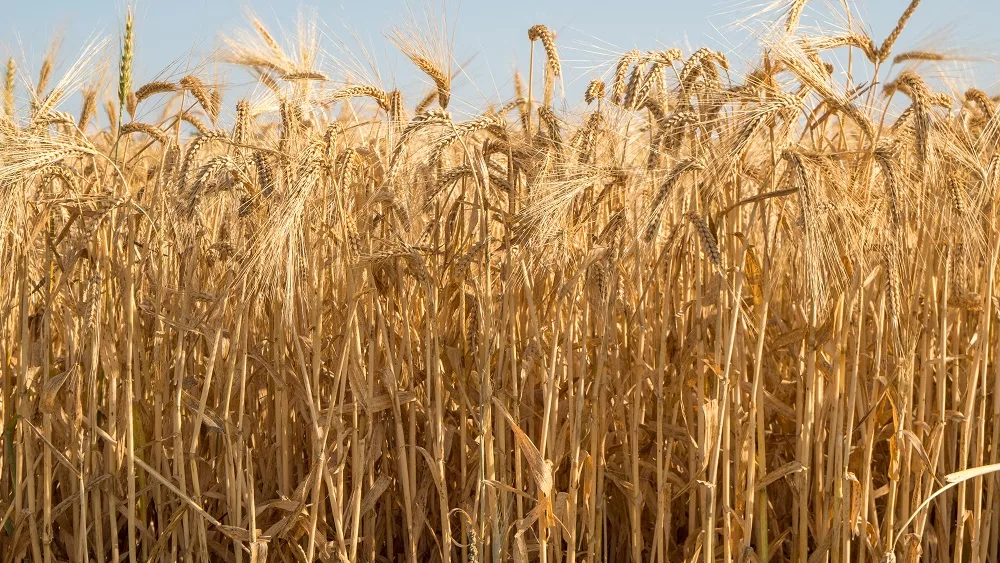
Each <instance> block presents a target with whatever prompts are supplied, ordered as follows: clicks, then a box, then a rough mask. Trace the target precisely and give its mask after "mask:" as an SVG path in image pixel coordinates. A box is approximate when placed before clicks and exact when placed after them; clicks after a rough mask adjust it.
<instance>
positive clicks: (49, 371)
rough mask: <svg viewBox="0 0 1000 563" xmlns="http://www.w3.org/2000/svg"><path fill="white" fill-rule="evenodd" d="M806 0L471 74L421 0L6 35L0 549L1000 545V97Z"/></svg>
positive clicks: (825, 550)
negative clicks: (574, 60) (203, 52)
mask: <svg viewBox="0 0 1000 563" xmlns="http://www.w3.org/2000/svg"><path fill="white" fill-rule="evenodd" d="M806 4H807V2H806V0H783V1H782V2H780V3H776V6H778V9H776V10H771V11H766V13H764V14H762V15H760V16H759V17H760V18H770V19H769V20H767V21H766V22H765V26H764V27H765V29H766V30H767V31H768V32H767V33H766V34H761V35H760V40H759V44H758V45H757V51H756V52H754V53H741V54H740V62H739V64H736V63H734V64H732V65H731V64H730V60H729V58H728V57H727V55H726V54H724V53H721V52H718V51H716V50H712V49H707V48H703V49H698V50H695V51H693V52H686V53H685V52H682V50H680V49H667V50H656V51H639V50H633V51H628V52H624V53H617V54H616V55H615V57H614V59H613V60H609V61H607V64H605V65H604V66H603V67H600V68H602V69H603V70H604V71H605V72H603V73H601V72H595V73H593V75H591V76H587V77H586V78H585V82H586V80H591V82H590V84H589V86H588V87H587V88H586V94H585V96H584V99H582V100H579V99H568V98H567V96H566V94H565V92H566V91H567V89H566V88H565V84H566V80H565V78H564V76H565V72H568V70H569V69H568V68H565V65H564V64H563V63H564V61H561V60H560V48H561V47H563V46H561V45H560V42H559V38H558V37H556V36H555V35H554V34H553V32H552V31H550V29H549V28H547V27H546V26H544V25H537V26H534V27H531V28H530V29H529V30H527V36H526V37H525V36H523V35H522V36H520V37H512V38H511V42H512V44H517V45H519V46H520V48H521V49H522V50H523V52H525V53H527V52H528V51H529V49H530V53H531V57H530V60H531V63H530V64H529V66H528V68H525V69H523V71H522V72H519V73H518V74H517V75H515V76H512V77H511V78H510V81H509V82H508V86H509V90H510V92H509V93H508V94H509V96H508V97H507V98H506V99H504V98H503V97H502V96H501V97H500V98H499V99H496V100H494V103H492V104H489V105H486V106H484V107H480V108H478V109H476V110H470V109H469V106H468V105H467V104H462V103H456V101H455V100H456V97H457V96H458V94H457V92H455V95H454V96H453V91H452V90H453V88H452V86H453V84H452V81H453V80H454V79H456V76H460V74H461V70H462V69H461V68H460V65H459V64H458V63H456V62H455V61H456V59H455V58H453V57H454V56H455V55H454V54H453V53H451V52H449V49H448V45H447V44H443V43H442V42H441V40H440V37H441V33H440V31H441V30H440V29H437V27H436V24H427V25H425V22H421V21H420V20H419V19H415V20H414V21H413V22H412V25H404V26H401V27H399V28H394V29H393V30H392V31H391V32H390V33H389V34H387V41H388V42H389V43H390V44H391V45H392V46H393V47H394V48H398V49H399V51H401V52H402V54H403V55H405V56H406V57H407V59H408V60H409V61H410V62H412V64H413V67H414V69H413V70H414V72H417V73H420V75H421V76H423V77H424V78H425V80H424V82H423V84H424V88H423V91H422V92H419V93H417V94H410V95H407V96H404V94H403V93H402V92H401V91H400V90H397V89H394V88H390V87H387V86H385V85H384V84H383V83H381V82H380V81H376V80H369V81H366V80H364V79H363V76H364V75H365V73H352V72H349V70H350V69H351V68H354V67H356V66H357V65H354V64H353V63H351V61H331V60H330V59H329V58H324V57H320V56H318V54H319V53H321V52H324V51H323V47H322V45H321V42H322V40H323V36H322V34H319V33H317V32H316V27H315V24H311V23H310V22H308V21H306V22H305V23H304V24H303V25H302V26H300V28H298V29H297V30H293V31H291V32H289V33H287V34H285V35H287V36H284V35H280V36H279V35H276V34H274V33H272V32H271V31H269V30H268V28H267V27H266V26H265V25H264V24H263V23H262V21H261V20H259V19H258V18H256V17H254V16H249V18H248V21H247V23H246V25H245V28H243V29H240V30H237V31H235V32H232V33H228V32H227V35H225V38H224V40H223V43H224V45H225V46H224V48H223V49H222V50H221V51H220V52H219V53H218V55H217V56H218V61H217V63H218V64H219V65H226V66H227V67H228V68H232V69H235V70H234V72H235V71H238V72H241V73H244V74H246V75H248V76H251V77H252V85H251V88H250V89H249V91H248V92H247V93H246V94H245V95H242V94H238V93H237V94H234V93H233V91H232V90H230V91H227V89H226V88H225V84H223V83H222V81H219V80H217V79H216V78H217V77H216V76H214V75H213V74H211V73H209V72H207V71H205V72H191V73H183V74H177V75H176V76H175V75H170V74H168V75H166V76H164V77H161V78H160V79H158V80H157V81H155V82H151V83H147V84H137V83H135V81H134V80H133V72H132V69H133V65H134V62H135V61H134V60H133V58H134V53H135V48H134V46H135V43H136V41H141V33H138V34H137V33H136V31H135V26H134V22H133V16H132V13H131V11H129V12H128V13H127V14H126V16H125V17H124V18H123V20H124V25H123V26H122V27H123V29H122V30H121V31H120V35H119V36H118V37H117V38H108V39H106V40H97V41H95V42H94V43H92V44H91V45H90V46H88V47H87V48H85V49H83V50H82V52H81V53H80V55H79V57H78V60H77V61H76V62H75V63H73V64H72V65H71V66H69V67H68V68H67V69H66V70H65V71H64V72H61V73H60V72H56V71H55V70H54V68H55V66H56V65H54V63H53V61H54V56H55V55H53V54H50V55H49V56H48V57H47V58H46V59H45V61H44V62H43V64H42V67H41V69H40V71H39V72H37V73H36V72H34V71H32V72H31V73H30V75H29V73H28V72H27V71H26V70H24V69H25V67H26V65H25V64H23V63H21V62H19V61H18V60H17V59H15V58H11V59H10V61H9V62H8V63H7V65H6V70H5V71H3V70H0V75H2V76H3V78H4V79H5V80H4V82H3V84H2V86H3V100H2V109H3V111H2V114H0V228H2V231H0V264H2V265H0V357H2V360H0V368H2V372H0V380H2V397H0V399H2V402H0V415H2V421H3V422H2V424H3V454H2V456H0V562H2V563H8V562H14V561H31V562H35V563H37V562H44V563H50V562H56V561H72V562H91V561H92V562H108V561H110V562H117V561H125V560H127V561H129V562H130V563H134V562H135V561H150V562H159V561H226V562H233V563H262V562H264V561H288V562H302V561H305V562H312V561H323V562H346V561H352V562H353V561H378V562H397V561H399V562H407V563H415V562H418V561H419V562H424V561H437V562H500V561H515V562H522V561H523V562H527V561H540V562H546V563H548V562H556V563H562V562H566V563H574V562H577V561H588V562H598V561H649V562H666V561H671V562H680V561H685V562H701V561H703V562H705V563H715V562H717V561H723V562H724V563H733V562H738V563H751V562H753V563H767V562H769V561H801V562H809V563H826V562H837V561H858V562H866V561H871V562H890V561H895V560H900V559H901V560H904V561H918V560H927V561H945V562H952V561H953V562H955V563H960V562H967V561H974V562H979V561H983V562H985V561H992V562H997V561H1000V551H998V546H1000V495H998V484H1000V481H998V479H1000V477H998V475H997V473H996V471H997V470H998V468H1000V465H997V464H998V462H1000V455H998V447H1000V332H998V328H997V327H996V326H995V325H996V323H997V321H998V319H997V314H998V312H1000V301H998V297H997V296H998V295H1000V291H998V289H997V281H996V274H997V261H998V257H1000V231H998V229H1000V225H998V221H997V219H998V210H997V207H996V204H997V201H998V197H1000V193H998V186H1000V150H998V143H1000V128H998V125H1000V113H998V111H997V103H998V100H997V98H996V97H991V96H990V94H988V93H985V92H984V91H982V90H979V89H976V88H966V87H962V88H957V87H956V86H954V84H953V83H952V82H951V81H949V80H943V79H942V76H943V75H944V76H946V73H942V72H937V71H936V70H935V69H939V68H940V65H944V64H946V63H948V62H949V61H948V58H949V57H948V55H947V54H943V53H937V52H922V51H911V52H894V50H893V46H894V44H895V43H896V40H897V38H899V37H900V35H901V34H904V33H906V30H905V26H906V23H907V20H908V19H909V18H910V16H911V15H912V13H913V12H914V10H916V9H918V8H919V7H918V4H919V0H913V1H912V2H911V4H910V6H909V7H908V8H907V9H906V11H905V12H904V13H903V14H902V15H901V16H900V19H899V21H898V23H897V24H896V26H895V28H894V29H893V31H892V32H891V33H890V34H889V35H888V36H887V37H885V38H872V37H870V36H868V35H867V34H866V32H864V31H863V30H862V29H863V27H864V26H863V25H862V24H861V23H859V22H860V20H858V19H857V15H856V14H854V15H851V14H847V13H840V14H839V16H838V17H837V18H835V20H836V21H847V22H849V24H848V25H847V26H846V27H845V26H843V25H830V26H829V29H825V30H823V29H816V27H815V26H809V27H806V26H804V25H802V24H801V23H800V17H801V16H802V14H803V10H805V9H807V8H808V6H806ZM833 4H835V5H839V3H833ZM832 9H834V10H840V8H837V7H836V6H835V7H834V8H832ZM418 24H419V25H418ZM139 29H141V26H140V27H139ZM102 68H103V69H105V70H106V71H107V72H103V73H102V72H98V71H97V70H95V69H102ZM95 76H97V77H106V78H107V79H106V80H103V79H101V78H94V77H95ZM581 89H582V88H581ZM411 98H412V99H411ZM449 102H452V103H451V104H450V105H449ZM67 108H71V109H72V113H70V112H68V111H67ZM456 108H461V109H456ZM994 516H997V519H994V518H993V517H994Z"/></svg>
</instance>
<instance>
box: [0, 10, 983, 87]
mask: <svg viewBox="0 0 1000 563" xmlns="http://www.w3.org/2000/svg"><path fill="white" fill-rule="evenodd" d="M125 1H126V0H19V1H14V0H8V1H7V2H5V4H7V5H6V7H5V8H4V10H3V11H4V15H5V18H4V20H3V21H2V22H0V55H6V53H4V52H3V51H5V50H6V51H10V52H12V53H13V54H14V55H15V56H16V57H18V58H19V59H21V58H22V57H23V58H24V59H26V60H27V62H28V66H29V68H31V69H32V70H31V72H32V74H34V73H35V72H36V71H35V70H34V69H37V65H38V64H39V62H40V60H41V59H42V57H43V55H44V53H45V51H46V50H47V48H48V46H49V43H50V42H51V39H52V38H53V37H54V36H56V35H57V34H61V35H62V37H63V38H64V39H63V43H62V48H61V49H60V51H59V52H60V57H59V59H58V60H59V62H60V63H61V64H62V67H63V68H65V67H66V66H67V65H68V64H69V63H70V62H71V61H72V60H73V58H74V54H75V53H77V52H78V51H79V49H80V47H81V46H82V45H83V44H84V43H85V42H86V40H87V38H88V37H90V36H92V35H94V34H100V33H103V34H112V35H116V34H117V33H118V30H119V29H120V26H121V20H122V14H123V12H124V6H125ZM137 1H138V5H137V10H136V31H137V43H138V44H137V54H136V60H135V65H136V66H135V68H136V75H137V80H136V82H137V83H139V84H141V83H142V82H143V81H144V80H148V79H149V78H151V77H153V76H155V75H156V74H157V73H159V72H160V71H161V70H163V69H164V68H165V67H166V66H167V65H169V64H170V63H171V62H172V61H175V60H177V59H182V60H185V61H190V60H195V61H197V60H199V59H201V60H204V57H205V56H206V55H207V54H209V53H210V52H211V51H212V50H213V49H215V48H216V47H218V46H219V44H220V41H219V36H220V34H221V33H223V32H231V31H233V30H234V29H236V28H237V27H239V26H241V25H243V24H244V22H245V19H244V17H243V8H244V7H247V6H249V7H252V8H253V9H254V10H255V11H256V12H257V13H258V14H259V15H260V16H261V17H262V18H263V19H264V20H265V21H267V22H268V23H269V24H271V25H272V27H275V28H277V27H278V26H284V27H285V28H286V29H291V28H293V27H294V21H295V18H296V14H297V12H298V10H299V8H300V7H302V6H307V7H313V8H315V9H316V12H317V14H318V17H319V19H320V20H321V21H322V22H323V24H324V27H323V28H322V29H325V30H328V31H329V32H331V33H333V34H338V35H342V36H347V35H349V33H348V32H347V31H346V29H347V27H346V26H349V27H350V29H352V30H353V31H354V32H356V33H357V34H358V36H360V37H361V38H362V39H363V41H364V42H366V43H367V44H368V46H369V48H370V49H371V54H372V55H373V56H374V58H375V59H376V60H377V61H378V64H379V67H380V70H381V73H382V76H383V78H384V79H385V78H387V77H392V76H398V77H401V78H399V80H401V81H405V80H407V78H406V77H413V75H412V74H410V72H411V70H410V69H408V68H403V67H404V66H408V65H406V64H405V63H404V62H402V61H401V60H400V59H399V57H398V55H397V54H396V53H395V49H394V48H393V47H392V46H391V44H389V43H388V41H386V40H385V34H386V32H387V30H388V29H389V28H390V27H391V26H392V25H393V24H399V23H401V22H402V21H403V19H404V17H403V14H404V13H405V11H404V7H405V5H406V4H405V0H383V1H376V0H349V1H332V0H313V1H312V2H298V1H291V0H275V1H271V2H267V1H263V0H249V1H248V0H137ZM419 1H420V0H410V2H409V3H410V5H414V4H418V5H419ZM435 1H436V2H438V3H440V2H441V0H435ZM772 1H773V3H774V4H785V3H787V0H627V1H626V0H601V1H599V2H598V1H592V0H544V1H543V0H500V1H491V2H486V1H485V0H464V1H462V2H458V1H448V6H449V11H450V12H451V13H452V15H453V18H452V19H453V21H455V22H457V25H456V26H455V37H454V58H455V60H457V61H459V62H462V61H465V60H467V59H468V58H469V57H474V58H473V63H472V64H471V65H470V69H471V70H470V73H471V75H472V76H471V77H472V78H473V79H474V80H475V82H476V84H477V87H478V88H479V89H480V91H479V92H478V94H480V95H482V96H484V97H486V98H489V99H494V100H495V99H497V98H498V96H497V95H496V93H497V92H498V91H501V92H504V93H505V95H509V86H508V84H509V76H510V74H511V71H512V69H513V68H514V66H515V65H517V66H519V67H520V68H522V69H523V68H525V67H526V66H527V52H528V41H527V38H526V32H527V29H528V27H530V26H531V25H533V24H536V23H544V24H546V25H547V26H548V27H549V28H550V29H552V30H553V31H555V32H556V34H557V43H558V45H559V48H560V51H561V53H562V57H563V59H564V63H563V64H564V66H565V67H566V72H565V74H566V77H567V78H566V80H567V83H566V89H567V91H571V92H572V91H577V90H582V88H583V86H582V84H585V83H586V80H588V79H589V78H590V76H591V73H590V72H589V71H588V68H591V67H593V66H594V65H595V64H598V63H604V62H607V61H609V60H611V59H612V58H613V56H614V54H616V53H621V52H623V51H625V50H628V49H631V48H639V49H656V48H667V47H681V48H682V50H684V51H685V53H690V51H691V50H692V49H693V48H697V47H700V46H710V47H713V48H716V49H719V50H722V51H723V52H726V53H727V55H729V57H730V59H731V60H733V61H736V63H735V64H736V66H737V67H738V66H739V63H738V61H739V60H740V59H741V58H743V57H745V56H752V55H755V54H756V52H757V50H756V44H755V43H754V42H752V41H751V42H747V37H748V35H747V33H746V32H738V31H733V30H732V29H731V24H732V22H733V21H734V20H735V19H737V18H738V17H741V16H745V15H747V14H748V13H751V12H753V11H754V9H755V7H761V6H764V7H766V6H767V5H769V4H771V3H772ZM842 1H844V0H813V1H812V2H811V3H810V4H811V5H812V6H817V5H818V6H822V5H823V4H825V3H829V4H833V5H841V3H842ZM847 1H850V2H851V3H852V4H855V5H856V12H857V13H859V14H860V15H861V16H862V19H863V20H865V21H866V22H867V23H866V24H865V29H867V30H868V31H869V32H870V33H871V34H872V36H873V37H874V38H875V40H876V41H877V42H878V41H881V40H882V38H884V37H885V35H886V34H887V33H888V32H889V30H890V29H892V27H893V26H894V25H895V22H896V19H897V18H898V16H899V14H900V13H901V12H902V11H903V10H904V9H905V8H906V6H907V4H908V3H909V0H847ZM811 9H813V8H807V10H806V18H805V19H804V20H803V22H804V23H806V22H808V15H809V13H810V10H811ZM781 13H783V12H777V13H774V14H773V15H772V17H779V16H780V14H781ZM997 22H1000V0H924V2H923V3H922V4H921V5H920V6H919V8H918V10H917V12H916V14H915V16H914V17H913V19H912V20H911V22H910V24H909V25H908V26H907V28H906V31H905V32H904V34H903V36H902V38H901V39H900V41H899V43H898V46H897V52H898V51H899V50H908V49H917V48H919V49H930V50H948V51H950V52H957V53H958V54H961V55H963V56H968V57H980V58H982V59H985V62H983V61H980V62H979V63H977V67H976V73H977V77H976V82H977V84H976V85H977V86H979V87H981V88H983V89H986V90H987V91H988V92H990V93H991V94H995V93H997V90H1000V82H998V80H997V78H998V77H1000V73H998V64H997V62H996V61H997V60H998V59H997V58H995V57H994V55H995V53H997V52H998V51H1000V26H998V25H997ZM115 43H117V40H115ZM219 70H220V71H222V72H225V70H224V69H219ZM956 72H957V71H956ZM415 79H416V78H415V77H413V78H411V80H415ZM389 81H390V82H391V79H389ZM466 82H468V80H466ZM966 82H968V81H966ZM390 85H393V86H396V85H394V84H390ZM402 86H404V89H405V87H406V84H402ZM489 90H492V91H489ZM467 97H468V98H475V97H476V95H475V94H473V95H472V96H467ZM468 101H469V102H470V103H473V104H475V103H478V102H479V100H475V99H468Z"/></svg>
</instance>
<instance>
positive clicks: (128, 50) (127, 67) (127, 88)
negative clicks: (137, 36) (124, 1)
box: [118, 8, 135, 107]
mask: <svg viewBox="0 0 1000 563" xmlns="http://www.w3.org/2000/svg"><path fill="white" fill-rule="evenodd" d="M132 25H133V17H132V9H131V8H129V10H128V13H127V14H126V16H125V34H124V37H123V38H122V60H121V64H120V65H119V67H118V104H119V106H120V107H124V106H125V103H126V102H127V101H128V95H129V93H130V92H131V91H132V55H133V54H134V49H135V43H134V41H133V35H132Z"/></svg>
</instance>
